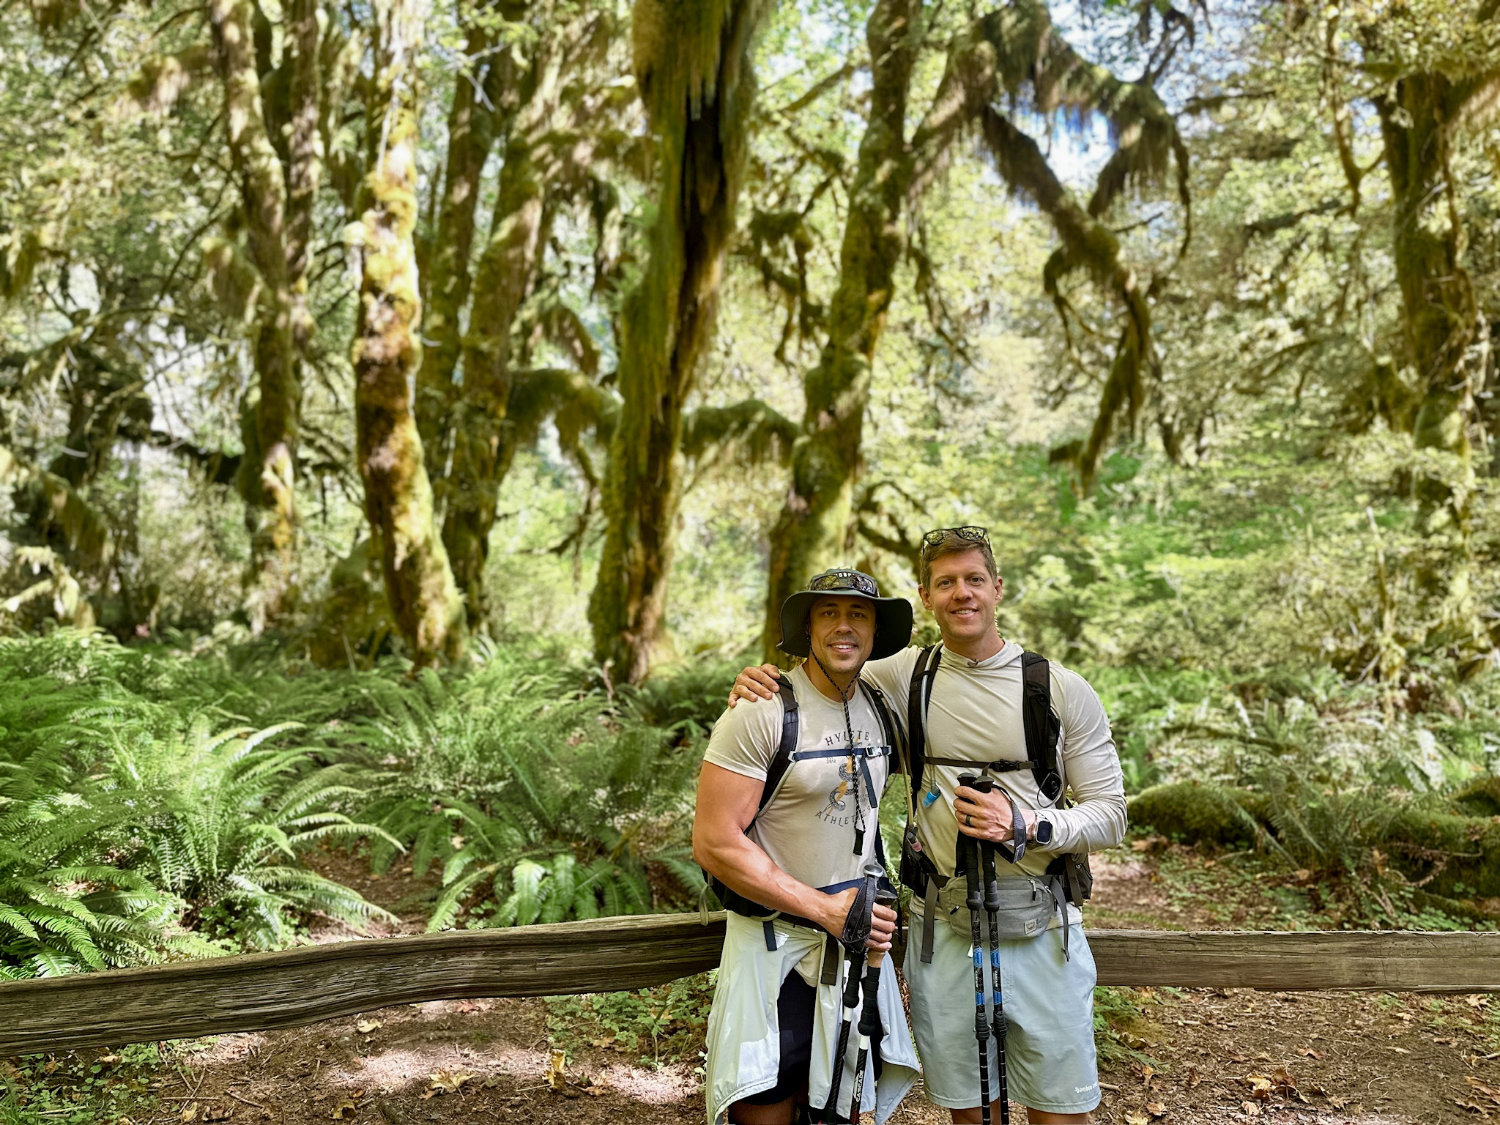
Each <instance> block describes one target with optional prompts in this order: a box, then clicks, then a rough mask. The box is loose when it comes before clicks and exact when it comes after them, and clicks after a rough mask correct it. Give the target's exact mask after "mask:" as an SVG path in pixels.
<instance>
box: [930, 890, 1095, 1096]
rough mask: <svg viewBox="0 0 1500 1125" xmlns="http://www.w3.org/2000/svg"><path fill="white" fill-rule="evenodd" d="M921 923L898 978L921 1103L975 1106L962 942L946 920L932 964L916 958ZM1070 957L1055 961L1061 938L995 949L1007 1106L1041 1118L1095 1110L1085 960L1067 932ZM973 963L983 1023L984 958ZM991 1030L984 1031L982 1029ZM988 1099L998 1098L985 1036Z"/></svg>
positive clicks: (970, 981)
mask: <svg viewBox="0 0 1500 1125" xmlns="http://www.w3.org/2000/svg"><path fill="white" fill-rule="evenodd" d="M921 924H922V919H921V915H920V914H918V913H916V912H915V911H913V913H912V924H911V934H912V940H911V942H910V944H909V945H908V946H907V950H906V965H905V973H906V980H907V983H908V984H909V985H910V986H911V1029H912V1033H913V1035H915V1036H916V1040H917V1052H918V1054H920V1055H921V1057H922V1078H923V1081H924V1082H925V1084H926V1088H927V1097H928V1099H929V1100H931V1101H932V1102H934V1103H935V1104H937V1105H940V1106H944V1107H945V1108H948V1109H967V1108H971V1107H973V1106H977V1105H979V1104H980V1096H979V1048H978V1043H977V1042H976V1040H975V1036H974V1009H975V1003H974V959H973V957H972V955H971V949H972V946H971V944H970V942H969V940H968V939H967V938H964V937H960V936H959V935H958V933H957V932H955V931H954V929H953V928H952V927H951V926H950V925H949V924H948V923H946V922H943V921H939V922H937V924H936V925H935V926H934V927H933V931H934V933H933V954H932V963H931V964H929V965H924V964H922V961H921V958H920V956H919V953H920V946H921V940H920V938H919V937H918V935H919V934H920V933H921ZM1069 951H1070V954H1071V959H1070V960H1067V961H1064V960H1063V948H1062V930H1061V929H1052V930H1048V931H1047V932H1046V933H1044V934H1041V935H1040V936H1039V937H1034V938H1020V939H1018V940H1015V941H1002V942H1001V943H1000V983H1001V987H1002V992H1001V999H1002V1003H1003V1004H1004V1007H1005V1018H1006V1020H1007V1022H1008V1023H1009V1033H1008V1035H1007V1036H1006V1040H1005V1063H1006V1077H1007V1080H1008V1085H1009V1093H1010V1100H1011V1101H1013V1102H1019V1103H1021V1104H1022V1105H1024V1106H1028V1107H1030V1108H1032V1109H1040V1110H1044V1111H1046V1112H1048V1113H1087V1112H1088V1111H1089V1110H1091V1109H1093V1108H1094V1107H1095V1106H1097V1105H1098V1104H1099V1060H1098V1055H1097V1054H1096V1053H1095V1050H1094V982H1095V979H1096V972H1095V969H1094V955H1093V954H1092V953H1091V952H1090V951H1089V946H1088V942H1087V940H1085V938H1084V936H1083V927H1082V926H1080V925H1077V924H1074V925H1073V927H1072V933H1071V936H1070V939H1069ZM982 961H983V963H984V980H985V1018H986V1019H987V1020H992V1019H993V1009H992V1006H991V997H992V992H991V988H992V987H993V986H992V984H991V981H990V970H989V951H988V948H987V947H986V949H985V951H984V954H983V957H982ZM991 1026H993V1024H992V1025H991ZM988 1048H989V1056H990V1058H989V1078H990V1100H991V1101H993V1100H995V1099H997V1098H999V1096H1000V1078H999V1075H1000V1070H999V1059H998V1056H997V1050H996V1043H995V1040H994V1036H993V1035H992V1036H991V1037H990V1040H989V1044H988Z"/></svg>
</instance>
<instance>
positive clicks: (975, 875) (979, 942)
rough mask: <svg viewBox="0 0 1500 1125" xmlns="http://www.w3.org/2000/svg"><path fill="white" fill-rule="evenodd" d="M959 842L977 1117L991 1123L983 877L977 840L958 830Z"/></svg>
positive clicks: (984, 1123)
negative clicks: (969, 946) (969, 947)
mask: <svg viewBox="0 0 1500 1125" xmlns="http://www.w3.org/2000/svg"><path fill="white" fill-rule="evenodd" d="M958 844H959V847H960V848H961V849H962V851H961V854H962V856H963V859H964V863H963V866H964V874H965V877H966V880H967V883H968V897H967V901H966V905H967V906H968V908H969V931H970V934H971V936H972V938H973V944H974V1041H975V1042H976V1043H977V1044H978V1045H979V1116H980V1120H981V1121H982V1122H983V1125H990V1023H989V1020H988V1019H986V1018H985V1011H984V994H985V992H986V991H988V990H987V989H986V988H985V987H984V935H983V934H982V933H980V923H979V915H980V912H981V911H982V910H983V909H984V891H983V889H982V888H981V886H980V880H981V879H982V878H983V876H982V875H981V874H980V871H979V842H978V841H977V840H975V839H974V838H973V837H972V836H965V835H964V834H963V833H962V832H960V833H959V834H958Z"/></svg>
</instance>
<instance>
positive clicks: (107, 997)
mask: <svg viewBox="0 0 1500 1125" xmlns="http://www.w3.org/2000/svg"><path fill="white" fill-rule="evenodd" d="M723 936H724V921H723V916H722V915H710V916H709V919H708V921H707V922H706V923H705V922H704V920H703V919H701V918H700V917H699V916H698V915H696V914H674V915H648V916H645V917H635V918H605V919H600V920H598V921H592V922H567V923H562V924H560V925H554V926H524V927H519V928H516V929H507V930H464V931H458V932H453V933H442V934H423V935H421V936H418V937H398V938H381V939H379V940H373V941H349V942H340V943H338V944H334V945H316V946H303V947H300V948H297V949H289V950H284V951H281V952H277V953H258V954H250V955H247V956H241V957H224V958H219V959H216V960H208V961H190V962H184V963H179V964H171V965H159V966H152V967H150V968H144V969H117V970H112V971H109V972H102V973H86V974H79V975H77V976H67V977H55V978H52V979H48V980H27V981H14V982H11V983H7V984H0V1056H5V1055H13V1054H23V1053H31V1052H38V1051H54V1050H61V1049H64V1048H70V1047H89V1046H104V1045H109V1046H115V1045H119V1044H122V1043H138V1042H148V1041H151V1040H157V1039H179V1038H188V1037H193V1036H199V1035H212V1034H220V1033H225V1032H232V1031H260V1030H264V1029H266V1028H273V1027H296V1026H299V1025H301V1024H308V1023H315V1022H316V1021H318V1020H325V1019H330V1018H333V1017H335V1016H346V1015H352V1014H353V1013H356V1012H365V1011H370V1010H372V1009H375V1008H381V1007H385V1006H387V1005H390V1004H407V1003H415V1002H418V1001H425V1000H457V999H463V998H466V997H481V996H550V995H569V994H574V993H583V992H611V991H617V990H621V989H629V988H644V987H646V986H648V985H656V984H663V983H665V982H667V981H670V980H674V979H676V978H677V977H682V976H687V975H689V974H691V973H698V972H703V971H704V970H706V969H711V968H713V967H714V966H715V965H717V964H718V961H719V947H720V944H721V942H722V940H723ZM1089 943H1090V946H1091V947H1092V949H1093V951H1094V958H1095V961H1096V962H1097V963H1098V966H1099V983H1100V984H1114V985H1180V986H1183V987H1189V988H1193V987H1199V988H1204V987H1206V988H1260V989H1269V990H1272V991H1278V992H1279V991H1294V990H1306V989H1319V990H1376V991H1397V992H1500V933H1410V932H1379V933H1371V932H1326V933H1167V932H1158V931H1138V930H1096V931H1092V932H1090V934H1089Z"/></svg>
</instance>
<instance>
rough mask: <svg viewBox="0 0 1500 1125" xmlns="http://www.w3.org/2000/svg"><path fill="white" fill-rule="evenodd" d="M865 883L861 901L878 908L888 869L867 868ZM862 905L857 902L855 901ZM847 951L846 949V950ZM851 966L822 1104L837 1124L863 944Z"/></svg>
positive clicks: (873, 865) (855, 951) (846, 975)
mask: <svg viewBox="0 0 1500 1125" xmlns="http://www.w3.org/2000/svg"><path fill="white" fill-rule="evenodd" d="M860 874H861V875H862V876H863V881H864V883H865V890H866V893H864V894H863V895H861V896H860V897H861V898H863V899H864V901H865V902H867V903H869V904H870V906H871V907H872V908H873V907H874V905H875V881H876V880H877V879H879V878H880V876H882V875H884V874H885V868H884V867H881V866H880V864H878V863H867V864H865V867H864V870H863V871H862V872H860ZM855 901H856V902H858V901H859V899H858V898H856V899H855ZM864 932H865V934H866V936H868V935H869V933H870V927H869V926H868V925H866V926H865V927H864ZM846 948H847V947H846ZM848 953H849V963H848V967H847V968H846V969H845V971H844V1019H843V1022H842V1023H840V1024H839V1045H838V1050H837V1051H836V1052H835V1054H834V1056H833V1081H832V1082H831V1083H830V1084H829V1087H828V1100H827V1101H826V1102H824V1103H823V1116H824V1118H830V1117H831V1118H832V1119H833V1120H835V1121H836V1120H838V1115H839V1087H840V1086H842V1085H843V1082H844V1056H845V1054H847V1053H848V1050H849V1028H850V1026H851V1025H852V1024H853V1023H854V1008H855V1006H856V1005H857V1004H858V1003H859V982H860V976H861V970H862V969H864V967H865V951H864V945H863V943H861V944H860V945H858V946H855V947H854V948H853V949H849V950H848Z"/></svg>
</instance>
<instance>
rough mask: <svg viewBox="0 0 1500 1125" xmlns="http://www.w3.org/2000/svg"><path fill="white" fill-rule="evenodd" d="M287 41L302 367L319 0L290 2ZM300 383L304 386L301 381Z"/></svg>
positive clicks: (307, 333)
mask: <svg viewBox="0 0 1500 1125" xmlns="http://www.w3.org/2000/svg"><path fill="white" fill-rule="evenodd" d="M286 37H287V45H286V53H287V60H286V64H285V66H286V69H287V71H288V77H287V109H288V113H287V119H288V120H287V127H286V134H287V143H286V211H287V222H286V272H287V288H288V290H289V292H290V295H291V304H292V309H291V317H292V344H293V347H294V348H295V349H296V353H297V361H298V363H299V364H301V363H303V362H305V361H306V358H307V355H308V351H309V349H310V347H311V345H312V338H313V332H314V329H315V326H314V324H313V317H312V312H311V310H310V309H309V308H308V304H307V268H308V263H309V261H310V260H311V255H312V240H313V206H314V204H315V203H316V202H317V196H318V180H319V173H320V172H321V169H322V151H321V147H322V142H321V137H320V135H319V132H318V113H319V95H320V87H321V81H322V76H321V68H320V66H319V62H318V47H319V38H320V32H319V28H318V0H289V3H288V4H287V5H286ZM298 382H299V385H300V382H301V381H300V379H299V381H298Z"/></svg>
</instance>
